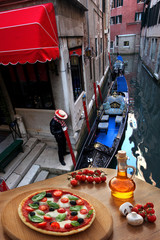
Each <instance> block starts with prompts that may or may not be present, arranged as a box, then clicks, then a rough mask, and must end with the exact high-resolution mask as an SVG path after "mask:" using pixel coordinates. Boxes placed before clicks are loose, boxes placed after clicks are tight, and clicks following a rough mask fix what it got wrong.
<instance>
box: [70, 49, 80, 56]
mask: <svg viewBox="0 0 160 240" xmlns="http://www.w3.org/2000/svg"><path fill="white" fill-rule="evenodd" d="M73 52H75V53H76V54H78V55H79V56H81V55H82V48H77V49H74V50H69V56H71V55H72V54H73Z"/></svg>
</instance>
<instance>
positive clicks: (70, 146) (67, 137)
mask: <svg viewBox="0 0 160 240" xmlns="http://www.w3.org/2000/svg"><path fill="white" fill-rule="evenodd" d="M63 132H64V134H65V137H66V140H67V144H68V147H69V150H70V154H71V157H72V162H73V165H74V167H76V159H75V156H74V152H73V149H72V145H71V142H70V139H69V135H68V131H67V127H63Z"/></svg>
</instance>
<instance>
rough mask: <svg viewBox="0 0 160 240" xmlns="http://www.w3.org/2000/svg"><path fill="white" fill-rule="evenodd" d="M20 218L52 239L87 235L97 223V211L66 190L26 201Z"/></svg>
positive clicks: (35, 195)
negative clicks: (95, 220)
mask: <svg viewBox="0 0 160 240" xmlns="http://www.w3.org/2000/svg"><path fill="white" fill-rule="evenodd" d="M18 214H19V216H20V218H21V220H22V221H23V223H24V224H26V225H27V226H28V227H30V228H32V229H34V230H36V231H38V232H41V233H44V234H49V235H57V236H65V235H71V234H75V233H78V232H81V231H84V230H85V229H87V228H88V227H90V226H91V224H92V222H93V221H94V219H95V215H96V214H95V209H94V207H93V206H92V205H91V204H90V203H89V202H88V201H87V200H86V199H84V198H82V197H80V196H78V195H76V194H73V193H71V192H68V191H64V190H57V189H53V190H46V191H41V192H36V193H33V194H31V195H30V196H28V197H26V198H25V199H24V200H23V201H22V202H21V203H20V205H19V208H18Z"/></svg>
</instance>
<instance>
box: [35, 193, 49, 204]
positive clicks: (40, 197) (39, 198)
mask: <svg viewBox="0 0 160 240" xmlns="http://www.w3.org/2000/svg"><path fill="white" fill-rule="evenodd" d="M45 195H46V192H41V193H38V194H36V195H35V196H33V197H32V201H33V202H36V201H39V200H41V199H42V198H44V197H45Z"/></svg>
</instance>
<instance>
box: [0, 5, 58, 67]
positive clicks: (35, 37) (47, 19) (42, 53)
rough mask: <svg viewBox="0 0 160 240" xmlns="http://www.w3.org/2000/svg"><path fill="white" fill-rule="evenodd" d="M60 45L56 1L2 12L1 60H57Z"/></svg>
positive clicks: (30, 61)
mask: <svg viewBox="0 0 160 240" xmlns="http://www.w3.org/2000/svg"><path fill="white" fill-rule="evenodd" d="M58 44H59V41H58V33H57V26H56V19H55V13H54V7H53V4H52V3H47V4H42V5H36V6H32V7H26V8H20V9H15V10H11V11H5V12H0V63H2V64H4V65H7V64H9V63H11V64H16V63H21V64H24V63H26V62H29V63H35V62H36V61H40V62H46V61H47V60H48V61H51V60H52V59H53V60H55V59H56V58H59V47H58Z"/></svg>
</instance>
